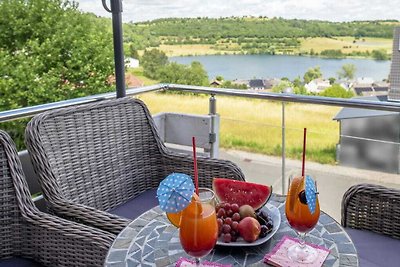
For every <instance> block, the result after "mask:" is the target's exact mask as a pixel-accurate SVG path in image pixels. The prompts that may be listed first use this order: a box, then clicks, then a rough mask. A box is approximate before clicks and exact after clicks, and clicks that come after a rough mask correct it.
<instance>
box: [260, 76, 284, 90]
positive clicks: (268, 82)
mask: <svg viewBox="0 0 400 267" xmlns="http://www.w3.org/2000/svg"><path fill="white" fill-rule="evenodd" d="M280 82H281V80H280V79H277V78H272V79H265V80H264V89H265V90H269V89H272V87H274V86H276V85H278V84H279V83H280Z"/></svg>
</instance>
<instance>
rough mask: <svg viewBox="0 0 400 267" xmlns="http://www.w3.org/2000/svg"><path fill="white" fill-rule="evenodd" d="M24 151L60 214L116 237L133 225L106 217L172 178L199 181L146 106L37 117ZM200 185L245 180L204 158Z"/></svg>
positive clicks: (112, 103)
mask: <svg viewBox="0 0 400 267" xmlns="http://www.w3.org/2000/svg"><path fill="white" fill-rule="evenodd" d="M26 143H27V147H28V150H29V153H30V155H31V157H32V161H33V164H34V167H35V170H36V172H37V173H38V176H39V180H40V183H41V185H42V188H43V191H44V195H45V197H46V199H47V200H48V201H49V202H50V203H51V208H52V210H53V211H54V212H56V213H58V214H59V215H61V216H67V217H70V218H74V219H76V220H79V221H82V222H85V223H86V224H90V225H93V226H96V227H99V228H101V229H104V230H107V231H110V232H112V233H119V232H120V231H121V230H122V229H123V228H124V227H125V226H126V225H127V224H128V223H129V220H127V219H125V218H121V217H117V216H115V215H112V214H109V213H107V212H106V211H108V210H110V209H112V208H114V207H115V206H117V205H119V204H121V203H125V202H126V201H127V200H128V199H131V198H133V197H135V196H137V195H139V194H140V193H142V192H144V191H146V190H149V189H152V188H156V187H157V186H158V184H159V182H160V181H161V180H162V179H164V178H165V177H166V176H167V175H168V174H170V173H171V172H183V173H187V174H189V175H193V160H192V158H191V156H190V155H186V154H178V153H173V152H171V151H169V150H168V149H167V148H166V147H165V145H164V144H163V143H162V141H161V139H160V137H159V135H158V133H157V130H156V128H155V124H154V122H153V119H152V117H151V115H150V112H149V111H148V109H147V107H146V106H145V105H144V103H143V102H141V101H140V100H137V99H133V98H120V99H112V100H105V101H101V102H96V103H93V104H88V105H82V106H79V107H72V108H65V109H60V110H56V111H50V112H46V113H43V114H41V115H38V116H35V117H34V118H33V119H32V120H31V122H30V123H29V124H28V126H27V129H26ZM198 169H199V177H200V179H199V180H200V185H201V186H205V187H211V183H212V178H213V177H226V178H232V179H237V180H244V175H243V173H242V171H241V170H240V169H239V168H238V167H237V166H236V165H235V164H233V163H232V162H229V161H224V160H216V159H209V158H203V157H199V158H198Z"/></svg>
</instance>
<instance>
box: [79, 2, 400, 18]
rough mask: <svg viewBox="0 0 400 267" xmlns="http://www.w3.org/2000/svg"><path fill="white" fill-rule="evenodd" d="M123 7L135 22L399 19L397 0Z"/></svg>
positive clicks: (97, 9) (91, 8)
mask: <svg viewBox="0 0 400 267" xmlns="http://www.w3.org/2000/svg"><path fill="white" fill-rule="evenodd" d="M109 1H110V0H107V2H109ZM112 1H114V0H112ZM77 2H79V6H80V9H81V10H83V11H88V12H93V13H95V14H97V15H100V16H108V17H110V14H108V13H107V12H106V11H105V10H104V9H103V6H102V1H101V0H77ZM123 9H124V12H123V14H122V16H123V20H124V21H134V22H137V21H145V20H152V19H156V18H166V17H229V16H245V15H253V16H267V17H283V18H298V19H318V20H330V21H352V20H376V19H397V20H400V12H398V10H399V2H398V0H385V1H383V0H352V1H334V0H169V1H165V0H124V1H123Z"/></svg>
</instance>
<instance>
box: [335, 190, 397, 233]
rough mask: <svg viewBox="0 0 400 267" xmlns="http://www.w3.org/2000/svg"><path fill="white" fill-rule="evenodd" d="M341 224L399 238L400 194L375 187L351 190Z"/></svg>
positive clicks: (343, 205) (346, 197)
mask: <svg viewBox="0 0 400 267" xmlns="http://www.w3.org/2000/svg"><path fill="white" fill-rule="evenodd" d="M341 223H342V225H343V226H344V227H351V228H356V229H364V230H369V231H373V232H377V233H381V234H385V235H389V236H392V237H395V238H400V190H396V189H391V188H386V187H384V186H380V185H373V184H359V185H354V186H352V187H350V188H349V189H348V190H347V191H346V193H345V194H344V196H343V199H342V222H341Z"/></svg>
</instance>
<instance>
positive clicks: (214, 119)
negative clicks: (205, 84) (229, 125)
mask: <svg viewBox="0 0 400 267" xmlns="http://www.w3.org/2000/svg"><path fill="white" fill-rule="evenodd" d="M208 115H210V116H211V125H210V137H209V140H210V157H211V158H218V156H219V155H218V150H219V136H218V133H219V117H218V114H217V99H216V98H215V95H214V94H211V96H210V100H209V113H208Z"/></svg>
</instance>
